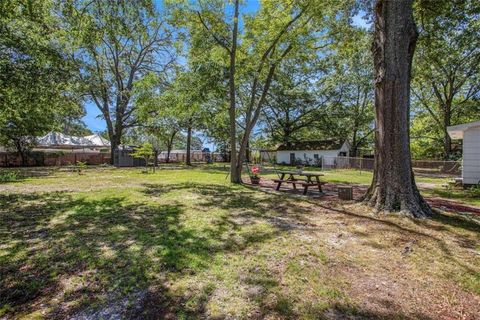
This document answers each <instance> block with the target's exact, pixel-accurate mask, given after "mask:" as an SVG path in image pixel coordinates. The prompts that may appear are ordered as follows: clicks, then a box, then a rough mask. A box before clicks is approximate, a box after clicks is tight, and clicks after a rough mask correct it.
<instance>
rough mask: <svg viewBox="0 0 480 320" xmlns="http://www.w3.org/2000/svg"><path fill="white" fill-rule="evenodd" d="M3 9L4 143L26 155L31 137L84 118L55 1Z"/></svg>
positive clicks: (0, 112) (0, 79) (0, 118)
mask: <svg viewBox="0 0 480 320" xmlns="http://www.w3.org/2000/svg"><path fill="white" fill-rule="evenodd" d="M0 11H1V14H0V106H1V108H0V144H2V145H6V146H11V147H14V148H16V150H17V151H19V152H20V153H25V152H26V151H27V150H28V149H29V148H30V147H31V146H32V145H33V144H34V142H35V141H34V139H33V137H35V136H39V135H43V134H45V133H46V132H48V131H50V130H53V129H54V128H57V127H60V125H61V124H62V123H63V122H64V121H63V120H64V119H65V117H79V116H81V115H82V113H83V110H82V109H81V108H80V107H79V104H78V99H77V93H78V87H77V86H76V75H77V74H76V71H77V70H76V67H75V65H74V64H73V63H72V61H71V60H70V59H69V58H68V54H69V52H68V49H69V47H70V44H69V42H68V41H67V40H66V34H67V33H68V30H67V29H65V28H63V26H62V27H61V21H60V17H59V16H58V15H56V13H55V11H54V1H51V0H46V1H19V0H12V1H6V2H2V5H1V10H0Z"/></svg>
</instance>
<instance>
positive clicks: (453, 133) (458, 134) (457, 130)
mask: <svg viewBox="0 0 480 320" xmlns="http://www.w3.org/2000/svg"><path fill="white" fill-rule="evenodd" d="M473 127H480V120H479V121H473V122H468V123H463V124H458V125H456V126H450V127H447V131H448V134H449V135H450V137H451V138H452V139H463V133H464V132H465V131H467V130H468V129H470V128H473Z"/></svg>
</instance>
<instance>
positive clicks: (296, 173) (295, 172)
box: [278, 170, 323, 177]
mask: <svg viewBox="0 0 480 320" xmlns="http://www.w3.org/2000/svg"><path fill="white" fill-rule="evenodd" d="M278 172H279V173H284V174H290V175H297V176H305V177H308V176H310V177H320V176H323V173H320V172H305V171H302V172H299V171H293V170H292V171H284V170H280V171H278Z"/></svg>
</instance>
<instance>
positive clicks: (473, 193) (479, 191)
mask: <svg viewBox="0 0 480 320" xmlns="http://www.w3.org/2000/svg"><path fill="white" fill-rule="evenodd" d="M465 193H466V194H467V197H469V198H480V186H473V187H470V188H468V189H466V190H465Z"/></svg>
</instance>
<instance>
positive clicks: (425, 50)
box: [412, 0, 480, 160]
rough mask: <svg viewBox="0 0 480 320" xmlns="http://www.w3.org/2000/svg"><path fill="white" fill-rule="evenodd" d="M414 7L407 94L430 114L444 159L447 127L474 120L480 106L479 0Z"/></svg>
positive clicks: (448, 150) (448, 147)
mask: <svg viewBox="0 0 480 320" xmlns="http://www.w3.org/2000/svg"><path fill="white" fill-rule="evenodd" d="M415 9H416V16H417V17H418V20H419V21H420V24H419V26H420V30H419V31H420V38H419V43H418V46H417V47H418V49H417V53H416V57H415V63H414V66H415V68H414V82H413V86H412V89H413V91H412V92H413V94H414V95H413V98H414V101H415V102H416V104H417V109H418V110H417V112H420V113H426V114H428V116H429V117H430V118H431V120H432V121H431V125H432V126H433V127H434V128H435V129H436V131H437V132H438V133H437V134H439V135H440V136H441V139H442V149H443V158H444V159H445V160H449V159H450V158H451V152H452V146H451V139H450V136H449V134H448V132H447V127H448V126H450V125H453V124H458V121H468V120H476V119H475V117H478V113H479V112H480V107H479V105H478V102H477V101H478V99H479V95H480V38H479V37H478V34H479V33H480V25H479V24H478V20H479V19H480V3H479V2H478V1H475V0H462V1H456V0H455V1H444V0H440V1H428V0H423V1H420V2H419V3H418V4H417V5H416V8H415ZM475 100H477V101H475ZM430 129H431V128H430ZM429 142H430V143H431V141H429Z"/></svg>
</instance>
